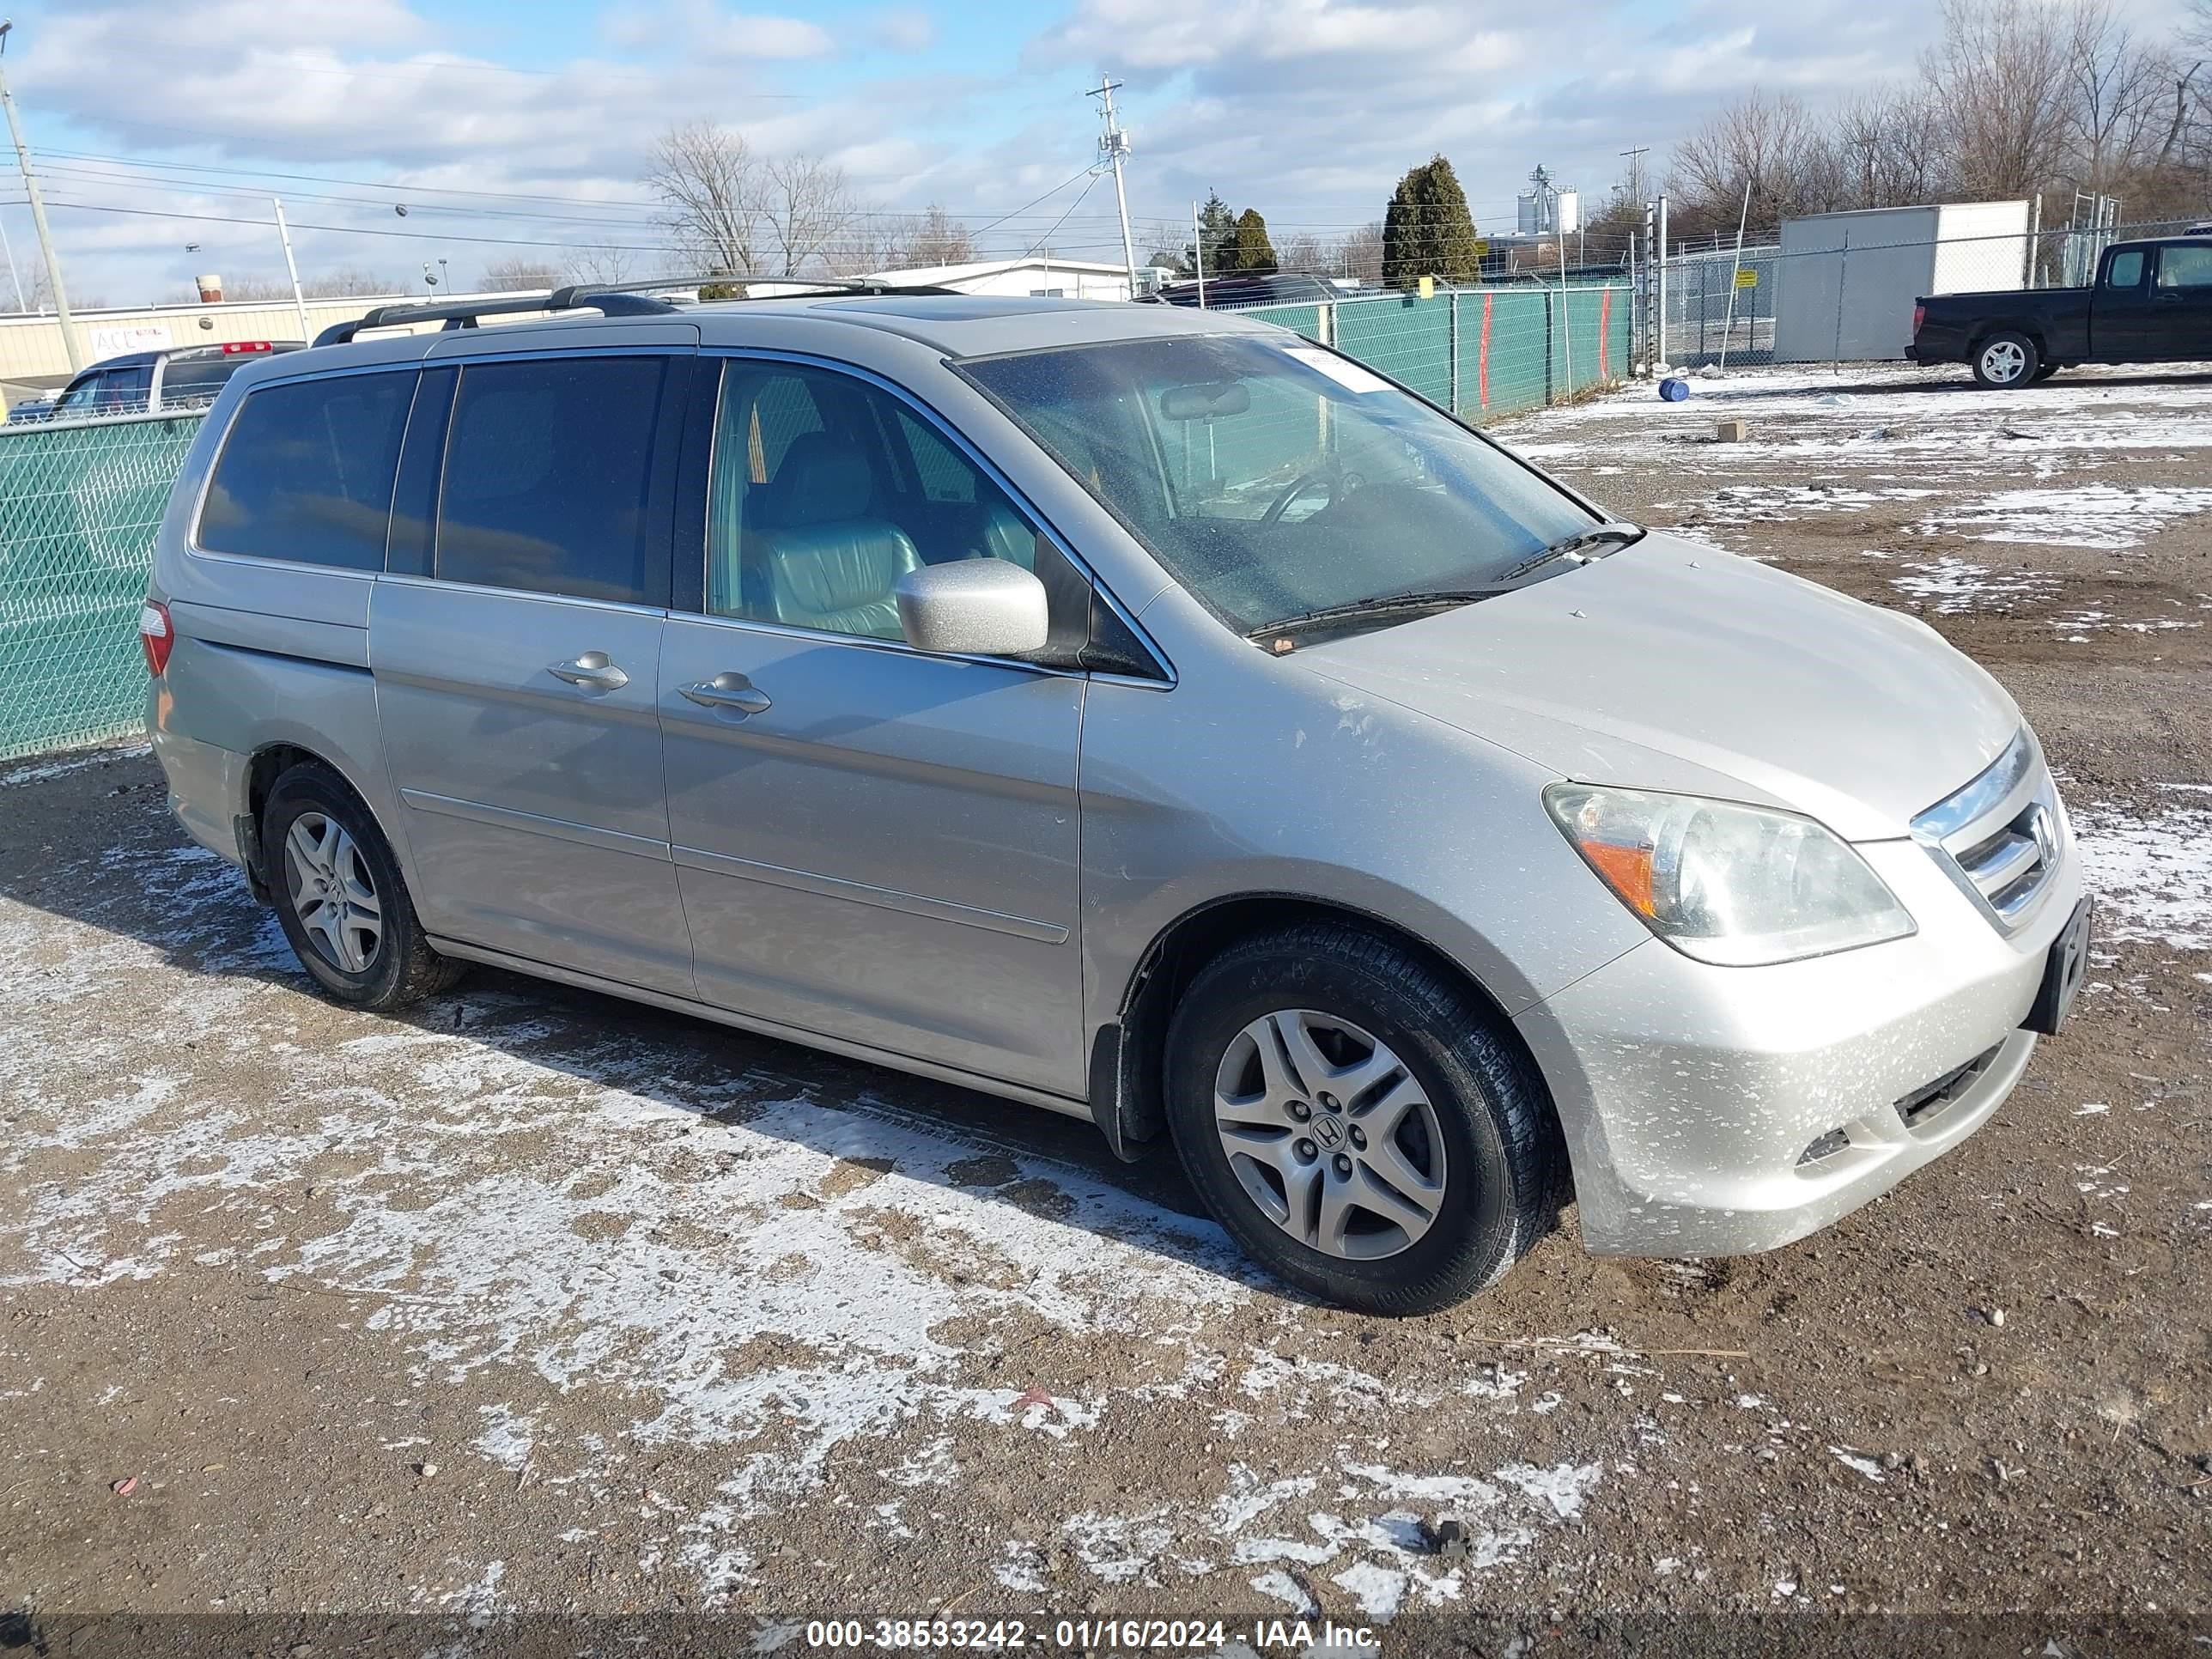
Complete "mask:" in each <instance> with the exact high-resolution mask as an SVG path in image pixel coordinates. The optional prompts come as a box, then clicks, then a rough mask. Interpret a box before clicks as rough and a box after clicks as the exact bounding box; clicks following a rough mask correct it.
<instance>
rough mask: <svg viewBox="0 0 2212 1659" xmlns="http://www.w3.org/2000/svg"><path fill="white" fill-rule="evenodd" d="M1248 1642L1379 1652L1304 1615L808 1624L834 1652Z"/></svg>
mask: <svg viewBox="0 0 2212 1659" xmlns="http://www.w3.org/2000/svg"><path fill="white" fill-rule="evenodd" d="M1231 1641H1247V1642H1249V1644H1251V1647H1252V1648H1253V1650H1255V1652H1259V1653H1268V1652H1288V1653H1304V1652H1305V1651H1306V1650H1308V1649H1310V1648H1312V1647H1314V1646H1316V1645H1318V1646H1320V1647H1321V1648H1322V1649H1323V1650H1327V1651H1330V1652H1350V1651H1352V1650H1361V1651H1369V1652H1371V1651H1374V1650H1376V1649H1377V1648H1378V1647H1379V1646H1380V1644H1379V1642H1378V1641H1377V1639H1376V1632H1374V1631H1373V1630H1371V1629H1370V1628H1369V1627H1368V1626H1364V1625H1339V1624H1336V1623H1334V1622H1333V1621H1329V1620H1322V1621H1320V1622H1318V1623H1316V1622H1312V1621H1310V1620H1304V1619H1262V1620H1255V1621H1254V1623H1253V1624H1252V1626H1251V1627H1250V1628H1249V1631H1246V1630H1240V1629H1232V1627H1231V1626H1230V1624H1229V1622H1228V1621H1227V1620H1222V1619H1059V1620H1050V1621H1047V1620H1042V1619H1040V1620H1036V1621H1035V1622H1034V1623H1032V1622H1030V1620H1024V1619H817V1620H811V1621H810V1622H809V1623H808V1625H807V1626H806V1645H807V1646H808V1647H810V1648H817V1649H820V1648H827V1649H830V1650H855V1649H858V1650H870V1649H873V1650H902V1649H906V1650H925V1649H946V1650H956V1651H957V1650H963V1649H964V1650H968V1651H970V1652H984V1653H989V1652H993V1651H1002V1650H1012V1649H1018V1648H1041V1649H1044V1650H1048V1651H1051V1650H1073V1651H1075V1652H1083V1653H1122V1652H1129V1653H1138V1652H1143V1653H1174V1652H1188V1653H1205V1654H1212V1653H1217V1652H1218V1651H1219V1650H1221V1648H1222V1646H1223V1645H1224V1644H1226V1643H1228V1642H1231Z"/></svg>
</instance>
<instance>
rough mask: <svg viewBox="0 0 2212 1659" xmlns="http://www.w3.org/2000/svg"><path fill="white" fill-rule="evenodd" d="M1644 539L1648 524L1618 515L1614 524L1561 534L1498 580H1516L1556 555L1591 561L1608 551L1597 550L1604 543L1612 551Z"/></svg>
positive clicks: (1605, 547) (1603, 546) (1581, 562)
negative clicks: (1632, 522)
mask: <svg viewBox="0 0 2212 1659" xmlns="http://www.w3.org/2000/svg"><path fill="white" fill-rule="evenodd" d="M1643 539H1644V526H1642V525H1640V524H1630V523H1629V522H1627V521H1626V520H1618V519H1617V520H1613V522H1612V523H1610V524H1601V525H1593V526H1591V527H1590V528H1589V529H1588V530H1578V531H1577V532H1575V533H1574V534H1573V535H1571V536H1563V537H1561V538H1559V540H1558V541H1556V542H1553V544H1551V545H1550V546H1549V547H1547V548H1546V549H1545V550H1543V551H1542V552H1541V553H1538V554H1536V555H1534V556H1533V557H1530V558H1526V559H1523V560H1522V561H1521V562H1520V563H1518V564H1516V565H1515V566H1514V567H1513V568H1511V569H1510V570H1509V571H1507V572H1506V573H1505V574H1504V575H1502V576H1500V577H1499V578H1498V580H1499V581H1501V582H1510V581H1516V580H1519V579H1520V578H1522V577H1523V576H1526V575H1528V574H1530V573H1531V572H1533V571H1538V570H1541V569H1542V568H1544V567H1545V566H1546V565H1547V564H1550V563H1551V562H1553V560H1555V559H1566V560H1568V561H1570V562H1572V563H1575V564H1588V563H1589V562H1590V561H1591V560H1593V559H1600V558H1603V557H1604V556H1605V555H1604V554H1602V553H1600V552H1597V551H1595V550H1596V549H1598V548H1601V547H1602V548H1604V549H1606V550H1607V551H1611V550H1613V549H1616V548H1622V547H1626V546H1627V545H1628V544H1630V543H1631V542H1636V541H1641V540H1643Z"/></svg>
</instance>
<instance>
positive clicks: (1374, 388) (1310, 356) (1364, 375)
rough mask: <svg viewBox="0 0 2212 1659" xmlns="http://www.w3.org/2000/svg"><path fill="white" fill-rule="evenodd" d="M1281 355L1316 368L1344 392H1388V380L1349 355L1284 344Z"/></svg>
mask: <svg viewBox="0 0 2212 1659" xmlns="http://www.w3.org/2000/svg"><path fill="white" fill-rule="evenodd" d="M1283 355H1284V356H1286V357H1295V358H1297V360H1298V361H1299V362H1302V363H1304V365H1305V366H1306V367H1307V368H1317V369H1319V370H1320V371H1321V372H1322V374H1326V375H1328V378H1329V379H1330V380H1334V381H1335V382H1336V383H1337V384H1338V385H1339V386H1342V387H1343V388H1344V389H1345V390H1346V392H1388V391H1389V389H1390V382H1389V381H1388V380H1384V379H1383V377H1382V376H1381V375H1380V374H1370V373H1369V372H1368V371H1367V370H1365V369H1364V368H1360V366H1359V365H1358V363H1355V362H1352V360H1351V359H1350V358H1349V357H1339V356H1336V355H1335V354H1334V353H1333V352H1328V351H1322V350H1320V349H1317V348H1316V347H1313V346H1285V347H1284V348H1283Z"/></svg>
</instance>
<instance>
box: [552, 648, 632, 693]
mask: <svg viewBox="0 0 2212 1659" xmlns="http://www.w3.org/2000/svg"><path fill="white" fill-rule="evenodd" d="M546 672H547V673H549V674H550V675H551V676H552V677H553V678H555V679H556V680H566V681H568V684H571V685H587V686H589V687H591V689H592V690H594V691H619V690H622V688H623V687H624V686H625V685H628V684H629V675H627V674H625V673H623V671H622V670H621V669H619V668H617V667H616V666H615V665H614V664H613V663H611V662H610V661H608V660H607V653H605V652H604V651H586V653H584V654H583V655H582V656H580V657H572V658H570V659H568V661H567V662H556V663H555V664H554V665H552V666H551V667H550V668H548V669H547V670H546Z"/></svg>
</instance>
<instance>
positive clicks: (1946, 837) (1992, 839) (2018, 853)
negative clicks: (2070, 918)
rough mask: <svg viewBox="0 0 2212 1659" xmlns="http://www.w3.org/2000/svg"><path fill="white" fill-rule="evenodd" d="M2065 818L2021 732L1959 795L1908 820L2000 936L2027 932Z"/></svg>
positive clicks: (2033, 745) (2038, 750)
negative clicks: (1994, 926)
mask: <svg viewBox="0 0 2212 1659" xmlns="http://www.w3.org/2000/svg"><path fill="white" fill-rule="evenodd" d="M2064 826H2065V817H2064V811H2063V808H2062V807H2061V806H2060V805H2059V804H2058V792H2057V788H2056V787H2055V786H2054V785H2053V784H2052V783H2051V771H2050V769H2049V768H2048V767H2046V766H2045V764H2044V761H2043V750H2042V746H2041V745H2040V744H2038V743H2037V742H2036V740H2035V734H2034V733H2033V732H2030V731H2029V730H2028V729H2027V727H2026V726H2021V728H2020V732H2019V735H2017V736H2016V737H2015V738H2013V740H2012V742H2011V743H2010V744H2008V745H2007V746H2006V749H2005V751H2004V753H2003V754H2002V755H2000V756H1998V757H1997V758H1996V761H1995V762H1994V763H1991V764H1990V767H1989V768H1988V769H1986V770H1984V771H1983V772H1982V773H1981V774H1980V775H1978V776H1977V777H1975V778H1974V779H1973V780H1972V781H1971V782H1969V783H1967V784H1966V786H1965V787H1963V788H1961V789H1959V790H1958V791H1956V792H1955V793H1952V794H1949V795H1947V796H1945V797H1944V798H1943V799H1942V800H1940V801H1937V802H1936V804H1935V805H1933V806H1930V807H1929V808H1928V810H1927V811H1924V812H1922V813H1921V814H1920V815H1919V816H1918V817H1915V818H1914V819H1913V820H1912V835H1913V839H1914V840H1916V841H1917V842H1920V843H1921V845H1922V846H1923V847H1925V848H1927V849H1928V851H1929V856H1931V857H1932V858H1934V859H1935V860H1936V863H1937V864H1938V865H1940V866H1942V869H1943V872H1944V873H1945V874H1946V875H1948V876H1949V877H1950V878H1951V879H1952V880H1953V881H1954V882H1955V883H1956V884H1958V886H1959V887H1960V890H1963V891H1964V892H1965V893H1966V896H1968V897H1970V898H1972V900H1973V901H1974V902H1975V903H1976V904H1977V905H1978V906H1979V907H1980V908H1981V910H1982V912H1983V914H1984V915H1987V916H1988V917H1989V919H1990V921H1991V922H1993V923H1994V924H1995V925H1996V927H1998V928H1999V929H2000V930H2001V931H2002V932H2004V933H2014V932H2015V931H2017V930H2018V929H2019V928H2021V927H2024V926H2026V925H2027V921H2028V919H2029V917H2030V916H2032V915H2033V914H2034V912H2035V910H2036V908H2038V902H2039V900H2040V899H2041V898H2042V897H2043V896H2044V893H2045V890H2046V889H2047V888H2048V886H2049V884H2050V879H2051V876H2052V875H2053V874H2054V873H2055V872H2057V867H2058V863H2059V859H2060V856H2061V854H2062V853H2063V843H2064V838H2065V827H2064Z"/></svg>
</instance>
